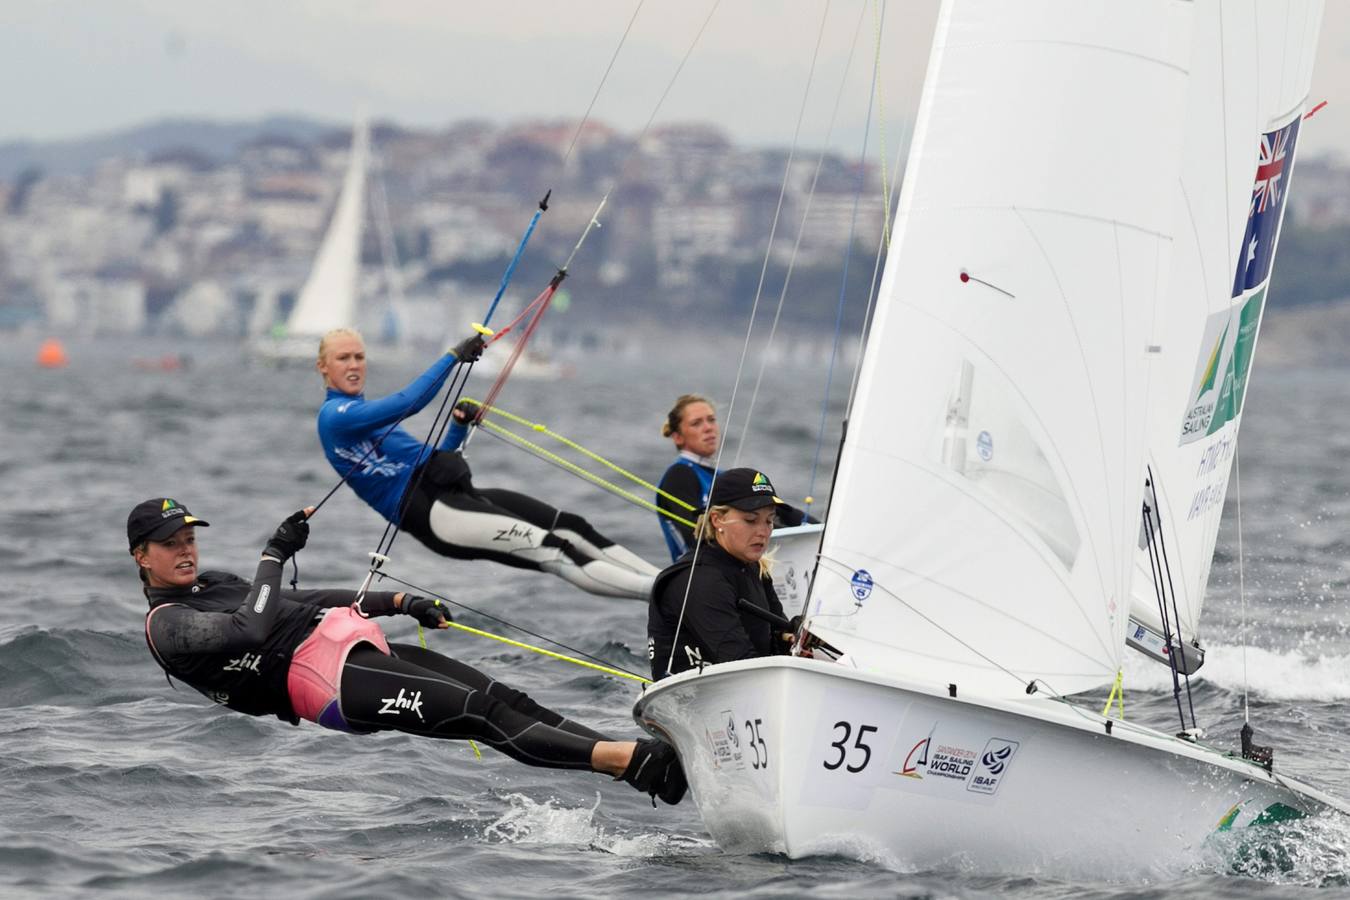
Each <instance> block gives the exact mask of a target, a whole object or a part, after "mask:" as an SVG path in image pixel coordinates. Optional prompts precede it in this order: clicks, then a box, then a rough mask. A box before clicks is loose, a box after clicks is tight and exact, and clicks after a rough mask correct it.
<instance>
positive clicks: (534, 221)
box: [483, 190, 553, 326]
mask: <svg viewBox="0 0 1350 900" xmlns="http://www.w3.org/2000/svg"><path fill="white" fill-rule="evenodd" d="M552 194H553V191H552V190H550V191H549V192H548V193H547V194H545V195H544V199H543V200H540V201H539V208H538V209H536V210H535V211H534V215H533V216H532V217H531V218H530V224H529V226H528V227H527V228H526V229H525V236H524V237H522V238H521V239H520V246H519V247H517V248H516V255H515V256H513V257H511V263H510V264H509V265H508V266H507V267H506V271H505V272H503V273H502V283H501V284H500V285H499V286H498V287H497V296H495V297H493V298H492V303H491V304H490V305H489V306H488V311H487V315H486V316H484V317H483V325H484V326H487V325H488V324H490V323H491V322H492V314H493V313H494V312H496V311H497V301H499V300H501V299H502V294H504V293H506V286H507V285H508V284H510V283H511V276H512V275H514V274H515V273H516V264H517V263H519V262H520V257H521V256H522V255H523V254H524V253H525V245H526V244H528V243H529V242H530V235H532V234H534V226H536V225H538V224H539V217H540V216H542V215H543V214H544V211H545V210H547V209H548V198H549V197H550V196H551V195H552Z"/></svg>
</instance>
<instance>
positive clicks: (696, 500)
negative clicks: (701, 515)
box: [656, 450, 717, 562]
mask: <svg viewBox="0 0 1350 900" xmlns="http://www.w3.org/2000/svg"><path fill="white" fill-rule="evenodd" d="M712 462H713V461H712V460H711V459H709V458H707V457H706V456H699V455H698V454H696V453H692V452H690V451H688V450H681V451H680V455H679V456H678V457H677V458H676V459H675V462H673V463H671V464H670V468H668V469H666V474H664V475H662V476H661V484H660V485H659V487H660V488H661V490H662V491H664V492H665V493H667V494H670V495H671V496H672V497H678V498H679V499H681V500H683V501H684V502H685V503H687V504H689V505H690V506H692V507H693V508H694V509H695V510H703V509H706V508H707V506H708V492H709V491H711V490H712V482H713V475H714V474H715V473H716V471H717V470H716V469H715V468H713V464H712ZM656 505H657V507H658V508H660V509H663V510H665V511H667V512H670V513H674V514H675V515H677V516H680V517H681V518H685V519H688V518H692V517H693V516H694V515H697V513H691V512H690V511H689V510H687V509H684V508H681V507H677V506H676V505H675V504H674V503H672V502H671V501H670V498H669V497H665V496H662V495H661V494H657V495H656ZM656 519H657V521H659V522H660V523H661V534H662V535H663V536H664V537H665V539H666V548H667V549H668V550H670V559H671V561H672V562H673V561H675V560H677V559H679V558H680V557H681V556H683V555H684V553H685V551H686V550H688V549H689V548H690V546H692V545H693V542H694V529H692V528H690V527H689V526H688V525H685V524H684V523H683V522H677V521H675V520H674V519H672V518H670V516H663V515H661V514H660V513H657V514H656Z"/></svg>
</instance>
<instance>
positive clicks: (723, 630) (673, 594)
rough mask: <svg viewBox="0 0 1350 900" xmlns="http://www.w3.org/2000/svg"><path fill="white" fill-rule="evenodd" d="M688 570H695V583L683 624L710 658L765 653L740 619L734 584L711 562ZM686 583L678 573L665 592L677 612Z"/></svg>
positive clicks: (732, 657)
mask: <svg viewBox="0 0 1350 900" xmlns="http://www.w3.org/2000/svg"><path fill="white" fill-rule="evenodd" d="M689 571H690V572H691V573H692V574H693V577H694V585H693V588H692V589H690V591H689V605H688V608H687V609H686V610H685V613H684V625H683V628H684V629H688V630H689V631H691V632H692V633H693V635H694V637H695V638H696V639H697V641H698V643H699V644H701V645H702V646H703V647H705V648H707V649H708V651H709V654H710V655H709V657H708V662H730V661H731V660H733V659H751V658H754V657H757V656H763V655H764V654H763V653H762V652H761V651H759V650H757V649H756V648H755V645H754V643H753V642H752V641H751V640H750V635H749V634H747V633H746V630H745V624H744V623H743V622H742V621H741V614H740V610H739V609H738V608H737V606H736V600H737V596H736V594H737V592H736V588H735V586H734V585H733V584H732V583H731V582H730V581H728V580H727V578H726V577H725V576H724V575H722V574H721V573H720V572H718V571H717V570H715V569H713V568H711V567H709V566H694V567H693V568H691V569H690V570H689ZM685 583H686V579H685V578H684V577H676V578H674V579H672V581H671V582H670V584H668V585H667V587H666V590H665V592H664V599H665V600H666V601H667V603H669V604H671V608H673V609H675V610H676V611H677V612H678V610H679V608H680V604H681V603H682V602H683V600H684V589H685ZM779 609H780V611H781V609H782V608H781V607H779Z"/></svg>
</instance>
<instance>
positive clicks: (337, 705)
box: [286, 606, 389, 732]
mask: <svg viewBox="0 0 1350 900" xmlns="http://www.w3.org/2000/svg"><path fill="white" fill-rule="evenodd" d="M362 643H365V644H370V645H372V646H373V647H375V648H376V649H377V650H379V651H380V652H381V653H384V654H386V655H387V654H388V653H389V644H388V642H386V641H385V639H384V632H383V631H381V630H380V626H378V625H376V624H375V623H374V622H372V621H371V620H370V619H367V618H364V617H362V615H361V614H360V613H358V612H357V611H356V610H355V609H353V608H351V607H350V606H335V607H333V608H332V609H329V610H327V611H325V612H324V614H323V618H322V619H320V620H319V624H318V625H316V626H314V630H313V631H312V632H310V635H309V637H307V638H305V639H304V641H303V642H301V644H300V646H299V647H296V648H295V653H294V654H293V655H292V656H291V668H290V670H289V671H288V672H287V673H286V690H287V693H289V694H290V697H291V708H292V709H294V710H295V714H296V715H297V716H299V717H300V718H302V719H308V720H309V721H311V722H315V723H317V724H319V725H322V726H323V727H325V728H332V729H334V730H336V731H349V732H358V731H361V730H362V729H358V728H353V727H352V726H350V725H349V724H347V720H346V719H345V718H344V717H343V715H342V702H341V696H340V691H339V688H340V686H341V681H342V667H343V666H344V665H345V664H346V663H347V654H349V653H351V652H352V648H353V647H355V646H356V645H357V644H362Z"/></svg>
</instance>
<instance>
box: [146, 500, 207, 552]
mask: <svg viewBox="0 0 1350 900" xmlns="http://www.w3.org/2000/svg"><path fill="white" fill-rule="evenodd" d="M210 524H211V523H210V522H204V521H202V520H201V519H199V518H197V517H196V516H194V515H193V514H192V513H190V512H188V508H187V507H186V506H184V505H182V504H181V503H179V502H178V501H177V500H170V499H169V498H168V497H155V498H154V499H153V500H145V501H142V502H140V503H137V504H136V508H135V509H133V510H132V511H131V515H129V516H127V542H128V543H129V544H130V545H131V549H132V550H135V549H136V548H137V547H139V546H140V545H141V544H143V543H145V542H146V541H162V540H164V539H165V538H167V537H169V536H170V535H171V534H173V533H174V532H175V531H177V530H178V529H180V528H182V527H183V526H185V525H210Z"/></svg>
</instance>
